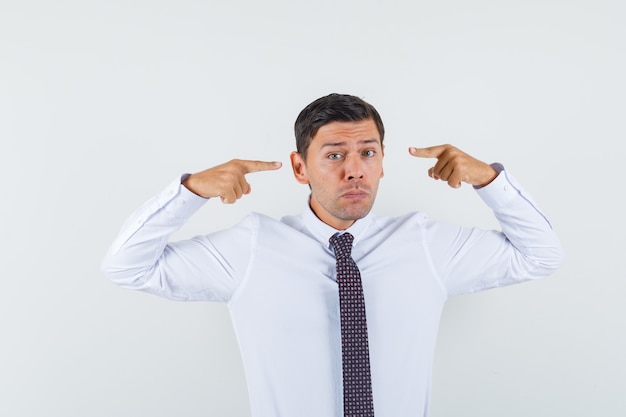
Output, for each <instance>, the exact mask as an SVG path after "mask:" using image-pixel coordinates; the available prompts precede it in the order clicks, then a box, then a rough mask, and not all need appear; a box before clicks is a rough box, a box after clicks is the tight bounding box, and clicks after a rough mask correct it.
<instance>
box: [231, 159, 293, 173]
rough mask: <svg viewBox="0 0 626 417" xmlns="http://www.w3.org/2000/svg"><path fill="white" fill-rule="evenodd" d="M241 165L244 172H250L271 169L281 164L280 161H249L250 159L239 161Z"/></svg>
mask: <svg viewBox="0 0 626 417" xmlns="http://www.w3.org/2000/svg"><path fill="white" fill-rule="evenodd" d="M240 162H241V164H242V165H243V169H244V171H245V172H246V174H249V173H251V172H261V171H273V170H276V169H278V168H280V167H281V166H283V164H282V162H277V161H273V162H268V161H251V160H242V161H240Z"/></svg>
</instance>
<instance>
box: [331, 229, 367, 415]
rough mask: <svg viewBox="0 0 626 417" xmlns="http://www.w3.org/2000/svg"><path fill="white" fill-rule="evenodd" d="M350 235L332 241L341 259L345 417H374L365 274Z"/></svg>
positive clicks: (338, 282) (339, 279)
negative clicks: (364, 295)
mask: <svg viewBox="0 0 626 417" xmlns="http://www.w3.org/2000/svg"><path fill="white" fill-rule="evenodd" d="M353 240H354V237H353V236H352V235H351V234H350V233H343V234H341V235H335V236H333V237H331V238H330V243H331V244H332V245H333V249H334V251H335V256H336V257H337V284H339V309H340V313H341V353H342V363H343V412H344V417H356V416H359V417H361V416H367V417H373V416H374V402H373V399H372V377H371V374H370V358H369V347H368V342H367V321H366V318H365V300H364V298H363V286H362V284H361V273H360V272H359V268H358V267H357V265H356V263H355V262H354V259H352V255H351V253H352V241H353Z"/></svg>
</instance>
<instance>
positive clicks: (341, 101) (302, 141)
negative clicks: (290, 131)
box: [294, 93, 385, 159]
mask: <svg viewBox="0 0 626 417" xmlns="http://www.w3.org/2000/svg"><path fill="white" fill-rule="evenodd" d="M368 119H371V120H373V121H374V123H376V127H377V128H378V133H379V134H380V144H381V145H382V143H383V138H384V137H385V126H384V125H383V121H382V119H381V118H380V114H378V111H376V109H375V108H374V106H372V105H371V104H369V103H367V102H366V101H364V100H363V99H361V98H359V97H355V96H351V95H348V94H337V93H333V94H329V95H327V96H324V97H321V98H318V99H317V100H315V101H314V102H312V103H311V104H309V105H308V106H306V107H305V108H304V109H303V110H302V111H301V112H300V114H299V115H298V118H297V119H296V123H295V125H294V131H295V134H296V150H297V151H298V153H299V154H300V155H302V157H303V158H305V159H306V153H307V151H308V149H309V145H310V144H311V140H312V139H313V137H314V136H315V134H316V133H317V131H318V130H319V129H320V127H322V126H324V125H326V124H328V123H331V122H359V121H361V120H368Z"/></svg>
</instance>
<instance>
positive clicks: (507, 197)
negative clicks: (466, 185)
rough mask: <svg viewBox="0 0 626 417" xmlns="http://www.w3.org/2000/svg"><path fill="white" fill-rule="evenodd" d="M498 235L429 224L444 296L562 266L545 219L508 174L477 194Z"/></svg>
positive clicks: (430, 244) (539, 274)
mask: <svg viewBox="0 0 626 417" xmlns="http://www.w3.org/2000/svg"><path fill="white" fill-rule="evenodd" d="M476 192H477V193H478V195H479V196H480V197H481V198H482V200H483V201H484V202H485V203H486V204H487V205H488V206H489V207H490V208H491V209H492V210H493V213H494V215H495V217H496V218H497V220H498V222H499V223H500V227H501V230H500V231H498V230H482V229H478V228H460V227H458V226H453V225H449V224H443V223H440V222H433V221H430V222H428V223H427V224H426V226H425V227H426V230H425V233H426V236H427V245H428V247H429V248H430V249H429V250H430V253H431V256H432V260H433V265H434V267H435V269H436V270H437V272H438V274H439V275H440V277H441V280H442V281H443V284H444V286H445V288H446V289H447V291H448V295H459V294H466V293H472V292H477V291H482V290H487V289H490V288H495V287H501V286H505V285H511V284H515V283H518V282H523V281H527V280H531V279H539V278H543V277H546V276H548V275H550V274H551V273H552V272H554V271H555V270H556V269H557V268H558V267H559V266H560V265H561V263H562V262H563V258H564V254H563V249H562V247H561V243H560V241H559V239H558V237H557V235H556V233H555V232H554V230H553V228H552V225H551V224H550V222H549V220H548V218H547V217H546V216H545V215H544V214H543V213H542V212H541V210H539V208H538V207H537V205H536V204H535V202H534V201H533V199H532V198H531V197H530V195H529V194H528V193H527V192H526V191H525V190H524V189H523V188H522V187H521V186H520V185H519V183H518V182H517V181H516V180H515V179H514V178H513V177H512V176H511V175H510V173H508V172H507V171H506V170H504V169H501V170H500V173H499V175H498V177H496V179H494V180H493V181H492V182H491V183H490V184H489V185H487V186H485V187H482V188H478V189H476Z"/></svg>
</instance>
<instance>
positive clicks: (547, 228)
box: [477, 170, 564, 278]
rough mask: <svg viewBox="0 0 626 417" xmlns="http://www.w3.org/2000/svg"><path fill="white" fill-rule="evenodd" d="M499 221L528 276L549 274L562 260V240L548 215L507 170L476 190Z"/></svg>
mask: <svg viewBox="0 0 626 417" xmlns="http://www.w3.org/2000/svg"><path fill="white" fill-rule="evenodd" d="M477 192H478V193H479V195H480V196H481V198H482V199H483V200H484V201H485V202H486V203H487V205H489V207H491V209H492V210H493V212H494V215H495V216H496V218H497V219H498V221H499V222H500V226H501V229H502V233H503V234H504V235H505V236H506V239H507V240H508V241H509V242H510V243H511V245H512V246H513V247H514V248H515V250H516V253H517V254H518V256H517V258H519V262H520V263H525V265H524V266H523V268H524V272H525V273H527V274H528V275H529V276H528V278H533V277H541V276H546V275H548V274H550V273H551V272H553V271H554V270H555V269H557V268H558V267H559V266H560V265H561V263H562V261H563V256H564V254H563V249H562V246H561V243H560V241H559V239H558V237H557V235H556V233H555V231H554V230H553V228H552V225H551V224H550V222H549V220H548V218H547V217H546V215H545V214H544V213H543V212H542V211H541V210H540V209H539V208H538V207H537V205H536V203H535V202H534V201H533V199H532V198H531V197H530V195H529V194H528V193H527V192H526V191H525V190H524V189H523V188H522V187H521V186H520V185H519V184H518V183H517V181H516V180H515V178H513V177H512V176H511V175H510V174H509V173H508V172H507V171H506V170H503V171H502V172H501V173H500V175H499V176H498V177H497V178H496V179H495V180H494V181H493V182H492V183H491V184H489V186H487V187H484V188H481V189H479V190H477Z"/></svg>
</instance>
